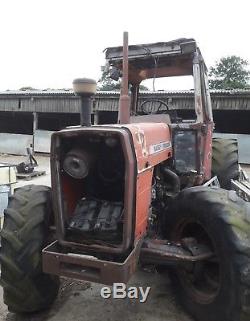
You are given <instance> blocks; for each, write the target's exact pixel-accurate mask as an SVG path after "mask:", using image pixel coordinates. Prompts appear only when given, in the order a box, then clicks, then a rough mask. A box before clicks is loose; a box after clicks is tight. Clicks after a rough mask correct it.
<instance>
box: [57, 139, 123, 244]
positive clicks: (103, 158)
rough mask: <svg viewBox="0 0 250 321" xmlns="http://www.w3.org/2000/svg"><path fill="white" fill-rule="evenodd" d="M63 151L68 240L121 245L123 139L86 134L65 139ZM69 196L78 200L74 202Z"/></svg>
mask: <svg viewBox="0 0 250 321" xmlns="http://www.w3.org/2000/svg"><path fill="white" fill-rule="evenodd" d="M75 146H77V147H75ZM63 147H64V148H63V153H62V154H61V162H60V168H61V179H62V186H63V191H64V192H63V198H64V206H65V212H66V217H65V225H66V231H67V232H66V236H67V239H69V240H71V241H72V240H74V241H76V242H82V241H88V242H90V241H91V242H97V243H99V242H108V243H112V244H113V243H114V244H117V243H120V242H121V241H122V235H123V208H124V184H125V161H124V155H123V149H122V144H121V141H120V138H119V137H118V135H115V134H112V135H110V134H104V133H100V134H98V135H96V134H93V133H86V134H85V135H84V136H79V137H77V138H74V137H70V138H66V139H64V141H63ZM70 195H77V197H75V199H74V200H72V199H71V198H70Z"/></svg>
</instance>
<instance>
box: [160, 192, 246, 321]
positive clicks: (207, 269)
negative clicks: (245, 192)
mask: <svg viewBox="0 0 250 321" xmlns="http://www.w3.org/2000/svg"><path fill="white" fill-rule="evenodd" d="M166 224H167V225H166V226H167V230H168V231H167V233H168V235H169V237H170V239H171V240H174V241H178V240H180V239H182V238H183V237H196V238H197V239H200V240H202V239H206V238H207V239H206V240H207V242H208V243H207V244H210V246H211V250H212V248H213V251H214V253H215V254H216V255H215V258H214V259H211V262H205V263H204V262H203V263H194V264H193V266H191V267H190V266H189V267H188V270H187V271H186V270H185V269H186V268H184V267H182V268H180V267H179V268H176V269H175V270H174V272H173V273H172V278H173V284H174V288H175V289H176V290H177V291H176V293H177V295H178V296H179V297H180V300H181V301H182V304H183V305H184V307H185V308H186V310H188V312H189V313H191V314H192V315H193V316H194V317H195V319H196V320H199V321H201V320H202V321H222V320H223V321H243V320H244V321H246V320H250V204H249V203H247V202H245V201H244V200H242V199H240V198H239V197H238V196H237V195H236V193H235V192H234V191H226V190H223V189H219V188H207V187H194V188H190V189H186V190H183V191H182V192H181V193H180V194H179V196H178V197H177V198H176V199H175V201H174V203H173V204H172V206H171V208H170V210H169V213H168V219H167V222H166ZM202 233H203V234H202ZM202 235H203V236H202ZM204 235H205V237H204ZM213 261H214V262H213ZM199 264H200V265H199ZM196 273H198V277H197V275H196ZM209 273H210V275H209ZM209 278H210V279H209Z"/></svg>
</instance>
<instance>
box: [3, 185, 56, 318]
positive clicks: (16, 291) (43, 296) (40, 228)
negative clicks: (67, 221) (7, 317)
mask: <svg viewBox="0 0 250 321" xmlns="http://www.w3.org/2000/svg"><path fill="white" fill-rule="evenodd" d="M51 214H52V206H51V191H50V188H49V187H46V186H38V185H29V186H25V187H22V188H19V189H18V190H16V192H15V193H14V195H13V196H12V197H11V198H10V202H9V206H8V208H7V209H6V210H5V218H4V225H3V229H2V231H1V237H2V250H1V285H2V286H3V290H4V303H5V304H6V305H7V306H8V308H9V310H10V311H13V312H16V313H27V312H37V311H40V310H44V309H46V308H48V307H49V306H50V305H51V304H52V303H53V301H54V300H55V298H56V296H57V293H58V288H59V278H58V277H54V276H51V275H49V274H45V273H43V271H42V249H43V247H44V246H45V245H46V242H47V240H48V237H49V220H50V218H51Z"/></svg>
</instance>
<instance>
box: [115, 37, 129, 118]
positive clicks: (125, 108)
mask: <svg viewBox="0 0 250 321" xmlns="http://www.w3.org/2000/svg"><path fill="white" fill-rule="evenodd" d="M129 122H130V97H129V95H128V32H126V31H125V32H124V33H123V63H122V84H121V93H120V99H119V115H118V123H120V124H128V123H129Z"/></svg>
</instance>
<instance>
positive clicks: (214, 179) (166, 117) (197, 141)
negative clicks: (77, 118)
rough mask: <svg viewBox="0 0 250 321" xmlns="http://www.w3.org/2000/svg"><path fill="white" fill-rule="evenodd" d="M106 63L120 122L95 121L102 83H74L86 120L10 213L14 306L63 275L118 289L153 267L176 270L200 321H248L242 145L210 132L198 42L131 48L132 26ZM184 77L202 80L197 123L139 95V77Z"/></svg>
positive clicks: (249, 264) (7, 253)
mask: <svg viewBox="0 0 250 321" xmlns="http://www.w3.org/2000/svg"><path fill="white" fill-rule="evenodd" d="M106 60H107V63H108V65H107V66H108V67H107V68H108V70H109V72H110V75H111V76H112V77H113V78H114V79H121V94H120V101H119V114H118V121H117V123H116V124H105V125H92V124H91V108H92V102H93V99H94V94H95V91H96V82H95V81H93V80H91V79H87V78H80V79H75V80H74V82H73V89H74V91H75V93H76V94H77V95H79V96H80V98H81V124H80V126H76V127H71V128H66V129H65V130H62V131H59V132H55V133H54V134H53V135H52V140H51V181H52V188H51V189H50V188H49V187H45V186H37V185H30V186H26V187H22V188H19V189H17V190H16V192H15V194H14V196H12V197H11V199H10V202H9V206H8V208H7V209H6V211H5V220H4V226H3V229H2V232H1V237H2V251H1V266H2V271H1V284H2V286H3V289H4V302H5V304H6V305H7V306H8V308H9V309H10V310H11V311H14V312H16V313H27V312H36V311H40V310H42V309H46V308H48V307H49V306H50V305H51V304H52V303H53V301H54V300H55V298H56V296H57V293H58V288H59V277H60V276H64V277H69V278H74V279H78V280H88V281H91V282H97V283H102V284H107V285H112V284H113V283H114V282H124V283H126V282H127V281H128V280H129V278H130V277H131V275H132V274H133V273H134V272H135V270H136V268H137V266H138V265H142V266H144V265H147V264H150V265H151V266H152V265H154V266H155V267H156V269H158V271H165V270H166V269H168V270H169V271H170V272H169V273H170V276H171V278H172V281H173V284H174V286H175V288H176V290H177V291H176V292H177V294H178V296H179V298H180V300H181V302H182V304H183V305H184V307H185V308H186V309H187V310H188V312H189V313H190V314H191V315H193V317H194V318H195V319H197V320H199V321H200V320H202V321H222V320H223V321H242V320H249V318H250V210H249V203H248V202H246V200H244V199H243V198H242V197H239V196H238V195H237V193H236V192H235V191H233V190H231V189H232V182H234V184H236V183H235V182H237V181H238V180H239V177H240V175H241V174H240V170H239V165H238V160H237V144H235V142H234V141H231V140H229V141H226V140H221V139H215V140H214V142H213V139H212V133H213V128H214V122H213V116H212V107H211V100H210V95H209V88H208V79H207V69H206V65H205V63H204V60H203V57H202V55H201V52H200V50H199V48H198V47H197V44H196V42H195V40H194V39H178V40H175V41H170V42H162V43H153V44H142V45H132V46H129V45H128V34H127V33H124V39H123V46H121V47H110V48H107V49H106ZM186 75H191V76H193V80H194V116H193V118H192V119H183V117H180V115H178V110H173V108H171V104H170V103H166V101H162V100H157V101H152V100H150V99H147V100H145V101H143V102H141V101H140V90H139V89H140V83H141V81H142V80H144V79H149V78H157V77H171V76H186ZM218 182H219V183H220V186H219V183H218ZM241 192H242V191H241ZM246 194H247V191H246Z"/></svg>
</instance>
